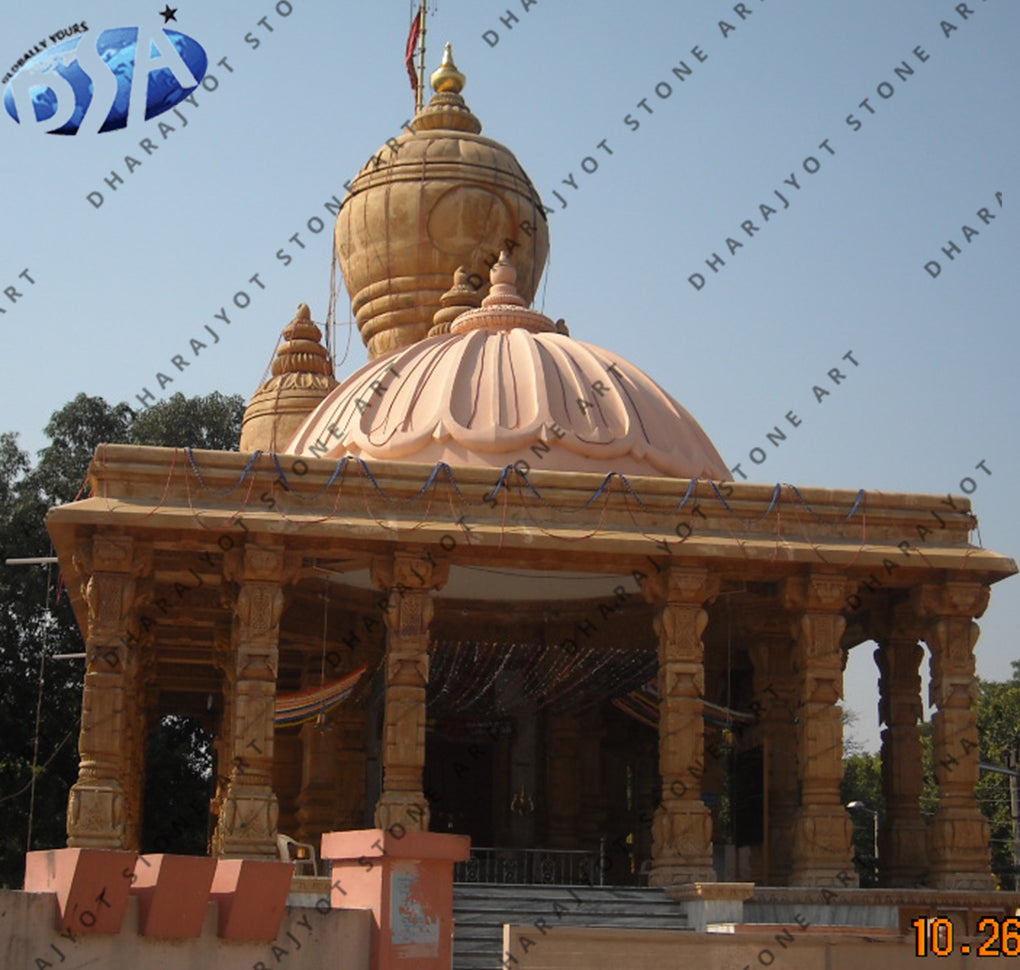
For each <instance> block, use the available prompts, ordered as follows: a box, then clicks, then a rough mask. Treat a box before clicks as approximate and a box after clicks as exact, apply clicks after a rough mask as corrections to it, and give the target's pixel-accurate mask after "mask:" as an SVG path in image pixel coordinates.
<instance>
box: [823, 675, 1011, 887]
mask: <svg viewBox="0 0 1020 970" xmlns="http://www.w3.org/2000/svg"><path fill="white" fill-rule="evenodd" d="M975 714H976V715H977V731H978V740H979V755H980V760H981V761H982V762H984V763H985V764H989V765H997V766H999V767H1004V768H1006V767H1010V766H1011V765H1013V764H1014V763H1015V762H1014V761H1013V760H1012V759H1014V758H1016V757H1017V755H1018V754H1020V661H1018V660H1014V661H1013V677H1012V678H1011V679H1010V680H1007V681H1001V682H998V681H990V680H979V681H978V696H977V702H976V705H975ZM851 723H852V718H851ZM921 754H922V763H923V770H924V789H923V791H922V794H921V799H920V807H921V815H922V817H923V818H924V819H925V820H927V821H929V822H930V821H931V819H932V818H933V817H934V815H935V812H936V810H937V809H938V804H939V788H938V782H937V781H936V780H935V756H934V750H933V745H932V729H931V722H925V723H924V724H922V725H921ZM881 777H882V759H881V757H880V756H879V755H877V754H862V753H852V754H851V755H850V756H849V757H847V758H846V759H845V760H844V762H843V786H842V798H843V804H844V805H847V804H849V803H850V802H853V801H859V802H863V803H864V804H865V805H866V806H868V808H871V809H874V810H876V811H878V812H879V821H880V823H881V822H882V821H883V819H884V813H885V803H884V799H883V797H882V784H881ZM1009 781H1010V780H1009V777H1008V776H1007V775H1004V774H1000V773H998V772H993V771H988V770H982V772H981V777H980V780H979V781H978V785H977V790H976V795H977V800H978V805H979V806H980V807H981V811H982V812H983V813H984V815H985V817H986V818H987V819H988V821H989V822H990V823H991V827H992V836H991V837H992V842H991V857H992V871H993V872H994V873H995V874H996V876H997V877H998V880H999V885H1000V887H1001V888H1003V889H1012V888H1013V887H1014V885H1015V884H1016V883H1015V882H1014V878H1015V877H1016V876H1017V875H1018V874H1017V872H1016V863H1015V862H1014V857H1013V851H1014V849H1013V829H1012V814H1011V804H1010V793H1009ZM851 815H852V816H853V818H854V842H853V845H854V861H855V864H856V865H857V871H858V874H859V875H860V876H861V885H873V884H874V883H873V881H872V879H873V875H874V872H875V862H874V854H873V844H874V838H873V834H872V828H871V816H870V815H868V814H867V812H865V811H863V810H861V809H858V810H856V812H852V813H851Z"/></svg>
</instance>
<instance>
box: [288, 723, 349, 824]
mask: <svg viewBox="0 0 1020 970" xmlns="http://www.w3.org/2000/svg"><path fill="white" fill-rule="evenodd" d="M337 733H338V732H337V726H336V722H335V721H334V720H333V717H332V715H330V716H329V717H328V718H327V719H326V721H325V723H323V724H317V723H316V722H315V721H309V722H308V723H307V724H303V725H302V726H301V733H300V741H301V745H300V747H301V792H300V794H299V795H298V797H297V804H298V810H297V819H298V823H299V828H298V838H299V839H301V840H302V841H305V842H315V841H317V840H318V837H319V836H320V835H322V833H323V832H332V831H335V830H336V825H335V823H334V819H335V817H336V808H337V805H336V800H337V799H336V796H337V769H338V768H339V763H338V761H337V756H336V755H337V752H336V747H337Z"/></svg>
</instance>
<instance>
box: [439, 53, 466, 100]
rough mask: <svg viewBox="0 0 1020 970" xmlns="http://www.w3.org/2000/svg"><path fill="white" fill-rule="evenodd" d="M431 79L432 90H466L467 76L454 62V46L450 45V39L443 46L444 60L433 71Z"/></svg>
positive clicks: (458, 92)
mask: <svg viewBox="0 0 1020 970" xmlns="http://www.w3.org/2000/svg"><path fill="white" fill-rule="evenodd" d="M431 81H432V90H433V91H435V92H436V93H437V94H440V93H442V92H444V91H452V92H453V93H454V94H460V92H461V91H463V90H464V85H465V84H466V83H467V78H466V77H464V75H463V74H461V73H460V71H458V70H457V65H456V64H454V63H453V47H451V46H450V43H449V41H447V43H446V47H444V48H443V62H442V63H441V64H440V65H439V68H438V70H435V71H433V72H432V78H431Z"/></svg>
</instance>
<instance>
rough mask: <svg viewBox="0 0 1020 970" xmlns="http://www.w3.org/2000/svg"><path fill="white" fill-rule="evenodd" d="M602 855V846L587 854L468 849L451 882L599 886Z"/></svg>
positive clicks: (602, 865)
mask: <svg viewBox="0 0 1020 970" xmlns="http://www.w3.org/2000/svg"><path fill="white" fill-rule="evenodd" d="M604 855H605V846H604V844H600V845H599V848H598V849H596V850H590V851H589V850H585V849H509V848H498V847H495V846H472V848H471V858H470V859H468V860H467V861H466V862H458V863H457V864H456V866H455V867H454V870H453V878H454V881H455V882H480V883H501V884H504V885H531V886H535V885H545V886H601V885H603V870H604V864H603V859H604Z"/></svg>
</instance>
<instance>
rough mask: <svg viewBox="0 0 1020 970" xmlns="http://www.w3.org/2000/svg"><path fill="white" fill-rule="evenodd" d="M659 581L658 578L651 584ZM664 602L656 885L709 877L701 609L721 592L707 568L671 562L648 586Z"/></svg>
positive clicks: (659, 626)
mask: <svg viewBox="0 0 1020 970" xmlns="http://www.w3.org/2000/svg"><path fill="white" fill-rule="evenodd" d="M656 580H658V582H656ZM645 587H646V590H648V592H649V594H650V596H651V597H652V598H654V599H656V600H658V601H659V602H661V603H663V606H662V609H661V611H660V612H659V615H658V616H657V617H656V619H655V630H656V634H657V635H658V639H659V694H660V696H661V701H660V703H659V774H660V776H661V778H662V804H661V805H660V806H659V807H658V808H657V809H656V811H655V815H654V818H653V820H652V872H651V876H650V878H649V882H650V883H651V884H652V885H656V886H668V885H674V884H677V883H689V882H711V881H714V879H715V871H714V869H713V868H712V815H711V813H710V812H709V810H708V808H707V806H706V805H705V804H704V802H702V800H701V778H702V776H703V774H704V770H705V725H704V719H703V716H702V711H703V707H702V698H703V694H704V689H705V668H704V653H705V649H704V645H703V644H702V642H701V635H702V633H703V632H704V630H705V627H706V626H707V624H708V614H707V612H706V611H705V606H706V605H707V604H708V603H710V602H711V601H712V600H713V599H714V598H715V596H716V595H717V594H718V591H719V580H718V578H717V577H714V576H712V575H710V573H709V571H708V570H707V569H701V568H690V567H676V566H672V567H670V568H669V570H668V571H667V572H666V573H665V574H663V575H661V576H658V577H655V578H654V579H652V580H649V581H648V582H646V584H645Z"/></svg>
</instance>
